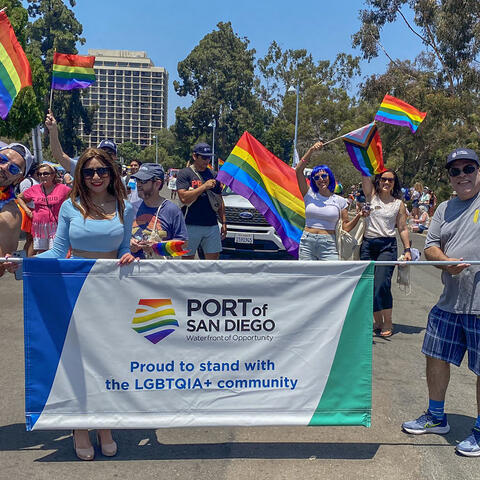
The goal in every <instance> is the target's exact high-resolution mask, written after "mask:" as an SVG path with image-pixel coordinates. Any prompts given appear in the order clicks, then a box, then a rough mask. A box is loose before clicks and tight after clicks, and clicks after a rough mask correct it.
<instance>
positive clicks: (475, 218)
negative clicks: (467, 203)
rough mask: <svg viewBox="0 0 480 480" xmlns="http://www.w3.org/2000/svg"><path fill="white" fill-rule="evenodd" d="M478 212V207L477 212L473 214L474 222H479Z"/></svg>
mask: <svg viewBox="0 0 480 480" xmlns="http://www.w3.org/2000/svg"><path fill="white" fill-rule="evenodd" d="M478 214H479V210H478V208H477V209H476V210H475V213H474V214H473V223H477V222H478Z"/></svg>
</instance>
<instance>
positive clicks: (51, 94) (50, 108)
mask: <svg viewBox="0 0 480 480" xmlns="http://www.w3.org/2000/svg"><path fill="white" fill-rule="evenodd" d="M56 53H57V49H56V48H55V49H54V50H53V60H52V82H51V84H50V106H49V107H48V109H49V110H50V111H51V110H52V102H53V62H54V61H55V54H56Z"/></svg>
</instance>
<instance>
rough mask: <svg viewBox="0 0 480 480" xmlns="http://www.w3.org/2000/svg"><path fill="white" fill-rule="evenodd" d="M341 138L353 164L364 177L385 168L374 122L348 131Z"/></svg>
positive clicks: (380, 143)
mask: <svg viewBox="0 0 480 480" xmlns="http://www.w3.org/2000/svg"><path fill="white" fill-rule="evenodd" d="M342 138H343V141H344V143H345V148H346V149H347V153H348V155H349V156H350V160H351V161H352V163H353V166H354V167H355V168H356V169H357V170H358V171H359V172H360V173H361V174H362V175H363V176H364V177H370V176H371V175H375V174H376V173H381V172H383V171H384V170H385V166H384V165H383V153H382V141H381V140H380V135H379V134H378V130H377V126H376V125H375V122H372V123H369V124H368V125H365V126H364V127H361V128H359V129H357V130H354V131H353V132H349V133H347V134H346V135H344V136H343V137H342Z"/></svg>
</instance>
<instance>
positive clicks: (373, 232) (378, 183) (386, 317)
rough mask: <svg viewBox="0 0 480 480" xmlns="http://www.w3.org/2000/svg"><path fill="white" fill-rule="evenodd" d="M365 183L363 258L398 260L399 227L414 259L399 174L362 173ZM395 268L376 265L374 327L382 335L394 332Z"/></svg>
mask: <svg viewBox="0 0 480 480" xmlns="http://www.w3.org/2000/svg"><path fill="white" fill-rule="evenodd" d="M362 186H363V191H364V192H365V197H366V199H367V202H368V203H370V210H369V212H370V215H369V216H368V217H367V218H366V222H365V223H366V225H365V236H364V239H363V242H362V247H361V249H360V259H361V260H379V261H395V260H397V255H398V254H397V239H396V236H395V228H397V229H398V232H399V234H400V238H401V240H402V243H403V246H404V252H403V253H404V256H405V259H406V260H411V259H412V258H411V255H410V240H409V237H408V229H407V212H406V209H405V205H404V204H403V202H402V200H401V198H402V191H401V186H400V181H399V180H398V177H397V174H396V173H395V172H394V171H393V170H391V169H386V170H385V171H384V172H382V173H378V174H377V175H375V176H373V177H362ZM394 269H395V267H394V266H391V267H389V266H386V267H375V278H374V287H373V330H374V331H375V333H378V332H380V336H381V337H390V336H392V335H393V325H392V308H393V298H392V292H391V286H392V275H393V270H394Z"/></svg>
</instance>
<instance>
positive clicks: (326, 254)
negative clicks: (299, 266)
mask: <svg viewBox="0 0 480 480" xmlns="http://www.w3.org/2000/svg"><path fill="white" fill-rule="evenodd" d="M298 259H299V260H338V250H337V243H336V241H335V235H332V234H326V235H323V234H319V233H310V232H305V231H304V232H303V235H302V238H301V239H300V246H299V249H298Z"/></svg>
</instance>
